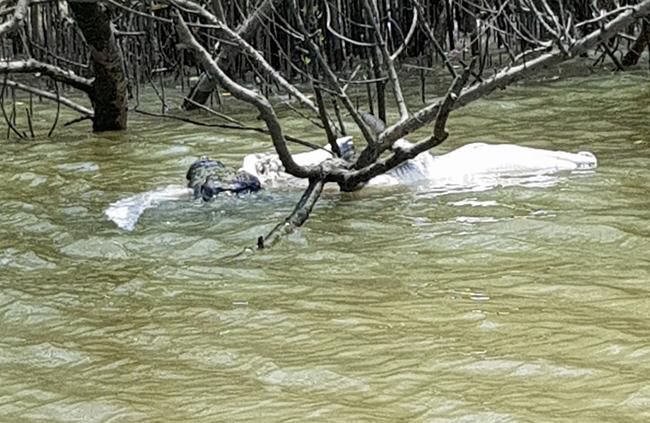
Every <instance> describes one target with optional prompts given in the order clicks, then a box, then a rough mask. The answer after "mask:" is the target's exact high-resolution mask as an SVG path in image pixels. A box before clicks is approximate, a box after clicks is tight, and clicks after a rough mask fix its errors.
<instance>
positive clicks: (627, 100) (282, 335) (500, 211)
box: [0, 74, 650, 422]
mask: <svg viewBox="0 0 650 423" xmlns="http://www.w3.org/2000/svg"><path fill="white" fill-rule="evenodd" d="M151 104H153V102H151ZM36 107H37V109H38V114H37V123H36V129H37V132H38V133H40V134H45V133H47V130H48V128H49V125H50V123H51V121H52V119H53V116H54V110H52V109H51V108H49V107H48V106H47V105H38V104H37V105H36ZM151 107H152V108H154V107H155V106H153V105H152V106H151ZM649 112H650V89H649V88H648V84H647V76H646V75H630V74H627V75H605V76H592V77H589V78H571V79H568V80H564V81H545V80H541V81H537V82H529V83H527V84H526V85H522V86H517V87H513V88H511V89H508V90H507V91H505V92H500V93H495V94H494V95H492V96H491V97H489V98H488V99H485V100H482V101H480V102H477V103H475V104H473V105H471V106H469V107H466V108H464V109H462V110H460V111H458V112H456V114H454V115H453V117H452V119H451V120H450V123H449V128H448V129H449V131H450V132H451V134H452V135H451V137H450V139H449V141H448V142H446V143H445V144H444V145H443V146H441V147H440V151H443V152H444V151H448V150H450V149H453V148H455V147H459V146H461V145H463V144H465V143H467V142H470V141H474V140H477V139H480V140H484V141H486V142H509V143H519V144H522V145H527V146H533V147H543V148H551V149H562V150H569V151H579V150H590V151H593V152H594V153H595V154H596V155H597V156H598V158H599V164H600V166H599V168H598V170H597V171H596V172H595V173H592V174H586V175H559V176H558V177H557V178H556V179H555V180H553V181H552V183H551V184H542V185H544V186H543V187H540V186H536V185H535V184H529V185H523V186H522V185H520V184H515V185H513V186H505V187H500V188H496V189H491V190H487V191H483V192H454V193H447V194H443V195H441V193H440V192H436V191H432V190H429V189H427V187H426V186H422V187H420V188H417V189H390V190H374V191H362V192H359V193H355V194H346V195H343V194H340V193H337V192H336V191H335V190H332V191H329V192H326V193H325V195H324V197H323V198H322V200H321V201H320V202H319V204H318V206H317V208H316V210H315V212H314V214H313V215H312V217H311V219H310V220H309V222H308V224H307V226H306V227H304V228H303V229H301V230H300V231H299V232H297V233H295V234H293V235H291V236H290V237H289V238H287V239H285V240H284V241H283V242H282V243H280V244H279V245H278V246H277V247H275V248H273V249H270V250H265V251H264V252H263V253H261V254H255V255H252V256H248V257H245V258H243V259H241V258H240V259H232V258H230V257H231V256H232V255H233V254H236V253H238V252H239V251H241V250H242V249H243V248H244V247H247V246H251V245H253V244H254V240H255V239H256V237H257V236H259V235H261V234H263V233H265V232H266V231H268V230H269V229H270V228H272V227H273V226H274V225H275V224H276V223H277V222H278V221H279V220H280V219H282V218H283V217H284V216H285V215H286V214H287V213H288V212H289V211H290V210H291V208H292V207H293V204H294V202H295V201H296V200H297V198H298V197H299V195H300V192H296V191H277V192H263V193H260V194H258V195H254V196H251V197H249V198H246V199H236V198H224V199H222V200H221V201H217V202H214V203H211V204H208V205H203V204H200V203H192V202H189V203H188V202H178V203H166V204H164V205H162V206H161V207H159V208H157V209H154V210H149V211H147V212H146V213H145V214H144V216H143V217H142V219H141V220H140V221H139V222H138V225H137V226H136V228H135V230H134V231H132V232H125V231H122V230H120V229H118V228H117V227H115V225H113V224H112V222H109V221H107V220H106V219H105V218H104V217H103V215H102V212H103V210H104V209H105V208H106V207H107V205H108V204H109V203H111V202H113V201H116V200H117V199H120V198H124V197H126V196H129V195H132V194H135V193H138V192H141V191H147V190H150V189H153V188H156V187H159V186H162V185H167V184H176V183H183V178H184V173H185V171H186V169H187V167H188V166H189V164H190V163H191V162H192V161H193V160H194V159H195V158H196V157H198V156H200V155H203V154H206V153H209V154H210V155H211V156H213V157H219V158H220V159H221V160H223V161H225V162H227V163H228V164H231V165H233V166H237V165H238V163H239V162H240V161H241V158H242V157H243V155H244V154H247V153H249V152H253V151H265V150H269V149H270V142H269V140H268V139H267V138H265V137H264V136H259V135H250V134H238V133H232V132H225V131H221V130H216V129H210V128H200V127H194V126H191V125H186V124H179V123H178V122H171V121H159V120H154V119H151V118H146V117H142V116H137V115H132V116H131V121H130V122H131V123H130V129H129V131H127V132H125V133H119V134H102V135H96V134H91V133H90V132H89V125H87V124H81V125H76V126H72V127H70V128H66V129H59V130H57V135H56V136H55V137H54V138H53V139H46V138H45V137H41V138H37V139H35V140H24V141H21V142H16V141H11V142H7V141H2V143H1V144H0V149H2V152H3V160H2V166H1V167H0V180H2V181H3V182H2V185H1V186H2V190H1V191H0V204H2V207H1V208H0V381H1V383H0V421H7V422H9V421H28V422H46V421H47V422H57V421H60V422H138V421H142V422H149V421H164V422H187V421H192V422H214V421H296V422H302V421H328V422H332V421H340V422H351V421H385V422H395V421H417V422H526V421H535V422H540V421H544V422H576V421H620V422H633V421H638V422H643V421H647V420H648V419H649V418H650V382H649V381H650V343H649V341H648V340H649V339H650V311H649V310H650V287H649V286H648V284H649V283H650V265H649V263H648V258H647V252H648V251H649V250H650V223H649V222H650V200H649V199H650V188H649V187H650V171H649V170H648V169H650V150H649V148H648V147H649V145H650V144H649V143H650V126H649V125H648V123H647V117H648V114H649ZM248 115H250V113H248ZM66 117H67V118H71V117H73V115H66ZM242 118H243V119H245V118H246V115H243V116H242ZM249 119H250V116H249ZM285 124H286V126H287V128H288V130H289V131H290V132H291V133H292V134H296V135H300V136H302V137H304V138H306V139H309V140H311V141H315V142H321V141H322V140H321V137H320V136H319V134H318V133H317V132H316V131H314V130H313V129H311V128H310V127H309V126H307V125H305V124H304V123H302V122H299V121H297V120H289V119H285Z"/></svg>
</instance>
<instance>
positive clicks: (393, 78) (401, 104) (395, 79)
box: [363, 0, 409, 123]
mask: <svg viewBox="0 0 650 423" xmlns="http://www.w3.org/2000/svg"><path fill="white" fill-rule="evenodd" d="M363 4H364V7H365V8H366V12H368V15H369V19H370V20H371V21H372V24H373V27H374V29H375V36H376V37H377V41H378V42H379V49H380V51H381V53H382V56H383V57H384V62H385V63H386V66H387V67H388V77H389V78H390V82H391V86H392V87H393V96H394V97H395V102H396V103H397V109H398V110H399V116H400V119H399V122H398V123H401V122H404V121H405V120H406V119H408V117H409V111H408V108H407V107H406V101H405V100H404V94H403V93H402V87H401V86H400V83H399V76H398V75H397V70H396V69H395V63H394V61H393V58H392V57H391V55H390V52H389V51H388V46H387V45H386V41H385V40H384V37H383V35H382V34H381V28H380V27H379V10H378V9H377V3H376V1H375V0H364V1H363Z"/></svg>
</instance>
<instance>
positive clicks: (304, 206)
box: [257, 179, 325, 250]
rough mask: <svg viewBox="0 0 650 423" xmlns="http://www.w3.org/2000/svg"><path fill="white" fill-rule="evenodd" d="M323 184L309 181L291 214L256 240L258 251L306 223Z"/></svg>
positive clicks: (321, 180) (322, 182) (320, 181)
mask: <svg viewBox="0 0 650 423" xmlns="http://www.w3.org/2000/svg"><path fill="white" fill-rule="evenodd" d="M324 185H325V182H324V181H323V179H311V180H310V181H309V186H308V187H307V189H306V190H305V192H304V193H303V194H302V197H300V201H298V204H296V207H295V208H294V209H293V211H292V212H291V214H290V215H289V216H288V217H287V218H286V219H284V221H283V222H282V223H280V224H278V225H277V226H276V227H275V228H273V229H272V230H271V232H269V233H268V234H267V235H266V236H264V237H262V236H260V237H259V238H258V239H257V248H258V249H259V250H261V249H264V248H267V247H271V246H272V245H273V244H275V243H276V242H277V241H278V240H279V239H280V238H281V237H282V236H284V235H287V234H289V233H291V232H293V231H294V230H295V229H296V228H298V227H300V226H302V225H303V223H305V222H306V221H307V219H308V218H309V214H310V213H311V211H312V209H313V208H314V205H315V204H316V202H317V201H318V199H319V198H320V195H321V193H322V192H323V186H324Z"/></svg>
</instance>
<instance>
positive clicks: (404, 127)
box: [379, 0, 650, 151]
mask: <svg viewBox="0 0 650 423" xmlns="http://www.w3.org/2000/svg"><path fill="white" fill-rule="evenodd" d="M648 14H650V0H644V1H642V2H641V3H639V4H637V5H636V6H630V7H629V8H628V9H627V10H626V11H625V12H622V13H621V14H619V15H618V16H617V17H616V18H615V19H614V20H612V21H610V22H608V23H607V24H606V25H605V26H604V27H603V28H601V29H599V30H596V31H593V32H592V33H590V34H588V35H587V36H585V37H583V38H581V39H579V40H577V41H575V42H574V43H573V44H571V45H570V46H568V48H567V50H566V51H563V50H561V49H559V48H555V49H552V50H551V51H550V52H548V53H546V54H543V55H541V56H539V57H537V58H535V59H532V60H531V61H529V62H527V63H525V64H522V65H519V66H514V67H511V68H508V69H504V70H502V71H500V72H497V73H496V74H495V75H494V76H493V77H491V78H489V79H486V80H485V81H483V82H481V83H479V84H476V85H473V86H471V87H468V88H465V89H464V90H463V91H461V93H460V95H459V96H458V99H457V100H456V102H455V103H454V108H458V107H462V106H464V105H466V104H468V103H470V102H472V101H474V100H477V99H478V98H481V97H483V96H484V95H486V94H488V93H490V92H492V91H494V90H495V89H496V88H499V87H505V86H507V85H509V84H511V83H513V82H514V81H516V80H519V79H521V78H524V77H525V76H528V75H530V74H532V73H534V72H536V71H538V70H540V69H543V68H546V67H549V66H553V65H556V64H558V63H561V62H563V61H566V60H569V59H571V58H573V57H576V56H579V55H580V54H582V53H585V52H587V51H588V50H589V49H591V48H594V47H595V46H597V45H598V44H600V43H601V42H603V41H605V40H608V39H610V38H611V37H613V36H615V35H616V34H617V33H618V32H619V31H621V30H623V29H624V28H625V27H626V26H628V25H630V24H631V23H632V22H634V21H636V20H637V19H639V18H641V17H643V16H646V15H648ZM439 107H440V101H438V102H435V103H433V104H431V105H428V106H426V107H424V108H422V109H420V110H419V111H418V112H416V113H414V114H413V116H412V117H410V118H409V119H408V120H406V121H405V122H403V123H399V124H395V125H393V126H391V127H389V128H388V129H386V131H384V132H383V133H382V134H381V135H380V137H379V148H380V150H381V151H385V150H386V149H388V148H390V146H391V145H392V144H393V143H394V142H395V141H396V140H398V139H400V138H403V137H404V136H406V135H408V134H409V133H411V132H413V131H415V130H417V129H419V128H421V127H423V126H424V125H426V124H428V123H429V122H431V121H432V120H433V119H434V118H435V117H436V115H437V113H438V108H439Z"/></svg>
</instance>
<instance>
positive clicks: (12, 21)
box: [0, 0, 31, 37]
mask: <svg viewBox="0 0 650 423" xmlns="http://www.w3.org/2000/svg"><path fill="white" fill-rule="evenodd" d="M30 2H31V0H18V3H16V8H15V10H14V14H13V15H12V16H11V17H10V18H9V19H7V20H6V21H5V22H3V23H1V24H0V37H4V36H5V33H9V32H11V31H13V30H14V29H16V27H18V25H20V23H21V22H22V21H23V20H24V19H25V16H27V8H28V7H29V3H30Z"/></svg>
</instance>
